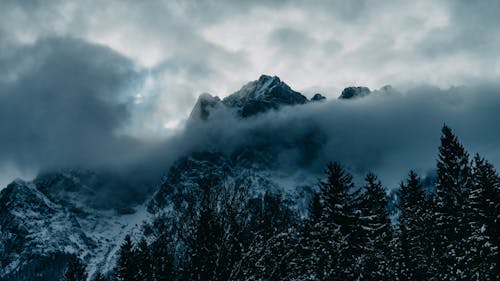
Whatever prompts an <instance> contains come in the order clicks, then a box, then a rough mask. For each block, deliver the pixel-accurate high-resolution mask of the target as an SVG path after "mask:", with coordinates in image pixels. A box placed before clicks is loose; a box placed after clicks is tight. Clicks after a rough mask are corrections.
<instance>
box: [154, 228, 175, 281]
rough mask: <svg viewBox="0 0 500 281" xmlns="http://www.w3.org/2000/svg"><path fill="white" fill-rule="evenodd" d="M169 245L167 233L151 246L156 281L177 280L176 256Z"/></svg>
mask: <svg viewBox="0 0 500 281" xmlns="http://www.w3.org/2000/svg"><path fill="white" fill-rule="evenodd" d="M169 245H170V241H169V240H168V239H167V233H161V234H160V235H159V236H158V237H157V238H156V240H155V241H154V242H153V243H151V245H150V248H151V250H150V252H151V264H152V275H153V277H154V280H155V281H172V280H175V273H174V256H173V254H172V252H171V251H170V247H169Z"/></svg>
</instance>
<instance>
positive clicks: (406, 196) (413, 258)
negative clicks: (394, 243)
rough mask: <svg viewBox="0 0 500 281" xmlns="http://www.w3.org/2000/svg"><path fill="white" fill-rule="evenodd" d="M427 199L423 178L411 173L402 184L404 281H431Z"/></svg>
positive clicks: (401, 226) (401, 270)
mask: <svg viewBox="0 0 500 281" xmlns="http://www.w3.org/2000/svg"><path fill="white" fill-rule="evenodd" d="M425 206H426V198H425V193H424V189H423V187H422V184H421V180H420V178H419V177H418V176H417V174H416V173H415V172H413V171H411V172H410V173H409V175H408V179H407V181H406V183H401V189H400V203H399V210H400V214H399V225H398V236H399V239H398V242H399V249H400V252H399V254H400V272H399V274H400V277H401V279H402V280H427V279H428V277H429V275H428V272H427V269H428V267H427V253H426V247H427V244H428V238H427V237H426V223H427V221H426V216H427V211H426V209H425Z"/></svg>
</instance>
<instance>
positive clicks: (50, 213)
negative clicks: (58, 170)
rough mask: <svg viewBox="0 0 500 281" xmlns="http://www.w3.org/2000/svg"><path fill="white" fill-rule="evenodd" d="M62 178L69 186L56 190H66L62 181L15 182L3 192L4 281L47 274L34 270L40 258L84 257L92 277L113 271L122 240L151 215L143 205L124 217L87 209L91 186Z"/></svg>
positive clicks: (0, 264)
mask: <svg viewBox="0 0 500 281" xmlns="http://www.w3.org/2000/svg"><path fill="white" fill-rule="evenodd" d="M59 177H60V178H62V180H64V183H65V185H64V189H63V188H61V189H58V190H57V192H56V189H57V187H63V185H60V183H61V182H57V184H55V185H51V186H48V185H45V186H42V185H41V184H40V182H41V181H42V180H41V179H37V180H35V181H34V182H25V181H21V180H16V181H14V182H13V183H11V184H10V185H8V186H7V187H6V188H5V189H3V190H2V192H1V194H0V280H2V279H3V278H5V280H9V279H14V280H15V276H29V274H31V271H33V270H36V271H40V270H42V271H43V269H36V267H37V264H38V262H39V260H43V259H49V260H50V259H52V258H54V257H56V256H61V255H64V254H77V255H78V256H80V257H81V258H82V259H83V260H85V261H86V262H87V263H88V264H89V269H88V270H89V272H91V273H92V272H93V271H95V270H96V269H100V270H109V269H110V267H111V266H112V265H113V264H114V258H115V256H116V251H117V249H118V247H119V245H120V244H121V242H122V240H123V237H124V236H125V235H126V234H128V233H131V232H132V231H133V230H134V229H138V228H139V227H140V225H141V223H142V221H143V220H145V219H146V218H147V216H148V213H147V212H146V210H145V207H144V206H142V205H139V206H135V207H131V210H130V211H129V213H126V214H124V213H119V212H117V211H116V210H113V209H108V210H104V209H102V208H101V209H97V208H93V207H89V206H86V204H87V203H88V200H89V198H91V197H87V196H86V195H85V194H87V193H89V189H88V187H86V186H84V185H82V184H81V182H80V181H79V180H78V178H76V177H75V176H74V175H72V174H65V175H59ZM49 190H50V191H52V192H56V193H50V192H48V191H49ZM58 263H61V261H59V260H58ZM54 266H56V265H54ZM57 266H59V267H61V264H58V265H57ZM38 274H41V275H42V276H43V274H44V273H43V272H38Z"/></svg>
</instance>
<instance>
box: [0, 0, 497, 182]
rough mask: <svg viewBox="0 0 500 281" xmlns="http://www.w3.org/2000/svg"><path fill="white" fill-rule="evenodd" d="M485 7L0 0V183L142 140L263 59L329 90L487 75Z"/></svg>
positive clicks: (168, 132) (307, 88) (290, 76)
mask: <svg viewBox="0 0 500 281" xmlns="http://www.w3.org/2000/svg"><path fill="white" fill-rule="evenodd" d="M498 12H500V3H499V2H498V1H435V0H428V1H368V0H367V1H362V0H354V1H230V0H227V1H97V0H89V1H59V0H54V1H38V0H32V1H13V0H12V1H11V0H7V1H2V3H1V4H0V110H1V111H0V117H1V119H0V130H1V136H2V141H1V142H0V143H1V147H0V185H4V184H5V183H6V182H7V181H10V180H11V179H12V177H15V176H27V175H30V174H32V173H34V172H35V171H37V170H38V169H40V168H41V167H42V166H44V165H49V166H59V165H65V164H68V163H71V164H73V163H77V164H81V163H85V164H88V163H91V164H96V165H100V164H106V163H104V162H109V161H110V160H109V158H113V161H118V162H123V161H126V160H125V159H121V158H120V159H115V158H116V157H101V158H108V159H101V158H99V157H98V156H99V155H105V156H108V155H115V154H118V155H122V154H123V153H121V152H122V151H130V149H129V146H130V147H139V150H140V151H141V152H136V153H137V154H143V153H142V150H143V149H146V150H148V149H149V145H148V146H147V147H148V148H143V146H142V144H143V143H144V142H145V141H147V142H148V144H149V143H151V142H158V141H162V140H164V139H165V138H167V137H169V136H173V135H176V134H177V133H178V132H179V130H180V128H182V125H183V122H184V121H185V119H186V118H187V116H188V113H189V111H190V109H191V107H192V106H193V104H194V102H195V100H196V97H197V96H198V95H199V94H201V93H202V92H209V93H212V94H214V95H219V96H225V95H228V94H230V93H232V92H234V91H236V90H237V89H239V87H240V86H241V85H243V84H244V83H246V82H248V81H250V80H255V79H257V78H258V77H259V75H260V74H262V73H266V74H271V75H278V76H279V77H280V78H282V79H283V80H284V81H286V82H287V83H288V84H289V85H290V86H291V87H292V88H293V89H295V90H298V91H302V92H304V93H305V94H307V95H309V94H311V93H313V92H316V91H320V92H322V93H323V94H324V95H326V96H328V97H330V98H334V97H336V96H337V95H338V94H339V92H340V90H341V89H342V88H344V87H346V86H349V85H364V86H368V87H370V88H372V89H373V88H380V87H381V86H383V85H386V84H392V85H394V86H395V87H396V88H398V89H400V90H401V91H403V92H404V93H406V91H407V90H409V89H414V88H416V87H417V88H418V87H420V85H422V84H426V85H434V86H437V87H440V88H441V89H443V92H446V89H448V88H449V87H450V86H461V85H468V86H471V87H472V89H482V88H481V87H480V85H490V84H491V83H493V82H495V81H496V80H498V77H499V75H500V60H499V53H498V50H500V33H499V32H498V30H497V29H498V26H500V19H499V17H498V16H497V15H498ZM418 89H422V88H418ZM436 91H437V92H441V90H436ZM420 92H421V91H418V90H413V91H410V92H409V94H414V95H419V93H420ZM467 93H468V94H469V95H475V94H476V93H475V92H473V91H467ZM436 111H438V109H436ZM492 114H493V113H492ZM437 116H441V115H437ZM474 116H475V115H474ZM478 116H479V115H478ZM481 116H482V115H481ZM492 117H493V118H496V115H494V116H492ZM338 118H341V117H338ZM444 121H445V120H434V121H433V122H437V123H439V124H441V123H443V122H444ZM490 121H491V120H490ZM457 126H460V124H458V125H457ZM395 128H397V127H395ZM433 136H434V135H433ZM138 143H140V144H141V145H138ZM96 144H98V145H96ZM110 151H111V152H114V153H115V154H113V153H109V154H108V153H104V152H110ZM118 152H120V153H118ZM127 154H134V153H132V152H131V153H127ZM129 157H130V158H136V157H139V156H136V155H132V156H129ZM127 158H128V157H127ZM127 160H128V159H127ZM131 161H132V160H131Z"/></svg>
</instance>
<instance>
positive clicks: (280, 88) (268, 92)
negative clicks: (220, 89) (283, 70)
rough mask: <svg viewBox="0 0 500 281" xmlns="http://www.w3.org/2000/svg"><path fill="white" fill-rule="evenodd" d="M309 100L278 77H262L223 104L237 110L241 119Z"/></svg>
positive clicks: (227, 98) (225, 99)
mask: <svg viewBox="0 0 500 281" xmlns="http://www.w3.org/2000/svg"><path fill="white" fill-rule="evenodd" d="M307 101H308V100H307V98H306V97H305V96H303V95H302V94H301V93H299V92H296V91H294V90H292V89H291V88H290V86H288V85H287V84H286V83H285V82H283V81H281V80H280V78H278V77H277V76H268V75H261V76H260V78H259V79H258V80H256V81H252V82H249V83H247V84H246V85H245V86H243V87H242V88H241V89H240V90H239V91H237V92H235V93H233V94H232V95H230V96H228V97H226V98H224V99H223V100H222V102H223V103H224V105H226V106H228V107H230V108H236V110H237V112H238V114H239V115H240V116H241V117H249V116H253V115H256V114H258V113H262V112H266V111H268V110H270V109H279V108H281V107H282V106H286V105H297V104H304V103H306V102H307Z"/></svg>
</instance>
